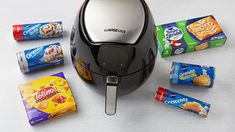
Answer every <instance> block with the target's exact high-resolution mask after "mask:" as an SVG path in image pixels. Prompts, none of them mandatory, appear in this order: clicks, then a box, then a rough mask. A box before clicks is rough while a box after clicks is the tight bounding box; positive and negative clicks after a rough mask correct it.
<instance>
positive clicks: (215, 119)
mask: <svg viewBox="0 0 235 132" xmlns="http://www.w3.org/2000/svg"><path fill="white" fill-rule="evenodd" d="M0 2H1V4H0V60H1V62H0V63H1V68H0V73H1V77H0V84H1V86H0V131H1V132H16V131H20V132H21V131H22V132H43V131H45V132H50V131H56V132H65V131H66V132H69V131H77V132H143V131H144V132H156V131H158V132H173V131H175V132H186V131H190V132H194V131H195V132H199V131H200V132H219V131H222V132H232V131H234V129H235V115H234V114H235V104H234V101H235V81H234V79H235V77H234V74H235V59H234V58H235V44H234V42H235V39H234V38H235V30H234V29H235V28H234V27H235V25H234V24H235V21H234V20H235V1H234V0H147V3H148V4H149V6H150V8H151V10H152V13H153V16H154V18H155V21H156V24H164V23H168V22H174V21H178V20H183V19H187V18H194V17H199V16H204V15H209V14H213V15H214V16H215V17H216V18H217V19H218V21H219V23H220V24H221V25H222V27H223V30H224V32H225V33H226V35H227V37H228V41H227V43H226V45H225V46H223V47H219V48H214V49H209V50H205V51H200V52H197V53H195V52H194V53H190V54H185V55H180V56H174V57H170V58H166V59H162V58H161V57H160V56H158V59H157V62H156V66H155V69H154V71H153V74H152V75H151V77H150V78H149V79H148V80H147V82H146V83H145V84H144V85H143V86H142V87H141V88H139V89H138V90H137V91H135V92H133V93H131V94H129V95H127V96H123V97H120V98H118V108H117V114H116V115H115V116H112V117H109V116H107V115H105V113H104V97H103V96H102V95H99V94H97V93H95V92H93V91H92V90H91V89H89V88H87V87H86V85H85V84H84V83H83V82H82V80H81V79H80V78H79V77H78V75H77V73H76V72H75V69H74V68H73V66H72V63H71V60H70V49H69V36H70V35H69V34H70V31H71V27H72V24H73V22H74V18H75V16H76V14H77V12H78V9H79V7H80V6H81V4H82V2H83V1H81V0H20V1H18V0H0ZM97 19H98V18H97ZM55 20H62V21H63V22H64V29H65V31H66V32H65V36H64V37H63V38H60V39H50V40H37V41H27V42H20V43H18V42H16V41H15V40H14V39H13V36H12V25H13V24H19V23H32V22H43V21H55ZM94 24H95V22H94ZM53 42H61V44H62V47H63V50H64V54H65V65H64V66H59V67H55V68H50V69H48V70H43V71H40V72H34V73H32V74H29V75H23V74H22V73H21V72H20V70H19V67H18V64H17V59H16V55H15V53H16V52H17V51H21V50H24V49H29V48H33V47H37V46H40V45H43V44H48V43H53ZM174 60H177V61H182V62H189V63H195V64H206V65H212V66H215V67H216V70H217V71H216V82H215V86H214V88H212V89H204V88H196V87H182V86H177V87H176V86H174V87H172V88H171V89H172V90H174V91H178V92H181V93H184V94H186V95H189V96H192V97H195V98H198V99H200V100H203V101H206V102H209V103H211V105H212V107H211V111H210V113H209V116H208V118H206V119H204V118H201V117H199V116H197V115H194V114H192V113H189V112H186V111H183V110H180V109H176V108H173V107H169V106H166V105H164V104H159V103H155V101H154V93H155V90H156V87H157V86H164V87H168V88H169V87H170V85H169V71H170V66H171V62H172V61H174ZM60 71H63V72H64V73H65V76H66V77H67V79H68V81H69V84H70V86H71V89H72V91H73V94H74V96H75V98H76V101H77V104H78V112H76V113H72V114H69V115H66V116H63V117H60V118H57V119H54V120H50V121H46V122H44V123H41V124H38V125H36V126H34V127H32V126H30V125H29V123H28V120H27V116H26V113H25V109H24V107H23V104H22V101H21V97H20V94H19V91H18V90H17V86H18V85H19V84H22V83H24V82H28V81H31V80H34V79H37V78H40V77H43V76H46V75H50V74H53V73H57V72H60Z"/></svg>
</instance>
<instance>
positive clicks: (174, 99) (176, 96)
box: [155, 87, 210, 117]
mask: <svg viewBox="0 0 235 132" xmlns="http://www.w3.org/2000/svg"><path fill="white" fill-rule="evenodd" d="M155 100H156V101H157V102H162V103H165V104H168V105H170V106H174V107H177V108H180V109H183V110H186V111H190V112H193V113H195V114H198V115H200V116H202V117H207V116H208V112H209V111H210V104H208V103H205V102H202V101H200V100H197V99H194V98H191V97H188V96H185V95H183V94H180V93H176V92H172V91H170V90H168V89H165V88H162V87H159V88H158V90H157V92H156V94H155Z"/></svg>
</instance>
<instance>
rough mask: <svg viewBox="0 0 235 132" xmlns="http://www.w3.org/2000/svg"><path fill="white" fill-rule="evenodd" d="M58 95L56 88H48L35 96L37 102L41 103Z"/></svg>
mask: <svg viewBox="0 0 235 132" xmlns="http://www.w3.org/2000/svg"><path fill="white" fill-rule="evenodd" d="M56 93H57V90H56V89H55V88H54V87H47V88H44V89H42V90H40V91H39V92H37V93H36V94H35V95H34V98H35V100H36V102H41V101H43V100H46V99H49V98H50V97H52V96H54V95H55V94H56Z"/></svg>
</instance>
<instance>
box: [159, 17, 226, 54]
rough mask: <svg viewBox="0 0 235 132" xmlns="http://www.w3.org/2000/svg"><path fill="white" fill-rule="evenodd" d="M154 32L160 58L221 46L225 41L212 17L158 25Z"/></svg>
mask: <svg viewBox="0 0 235 132" xmlns="http://www.w3.org/2000/svg"><path fill="white" fill-rule="evenodd" d="M156 30H157V40H158V47H159V50H160V53H161V56H162V57H169V56H173V55H179V54H184V53H189V52H194V51H200V50H203V49H208V48H213V47H218V46H222V45H224V44H225V42H226V40H227V37H226V35H225V33H224V32H223V31H222V28H221V26H220V25H219V23H218V22H217V21H216V19H215V18H214V16H212V15H209V16H204V17H199V18H194V19H189V20H184V21H178V22H174V23H169V24H163V25H159V26H157V28H156Z"/></svg>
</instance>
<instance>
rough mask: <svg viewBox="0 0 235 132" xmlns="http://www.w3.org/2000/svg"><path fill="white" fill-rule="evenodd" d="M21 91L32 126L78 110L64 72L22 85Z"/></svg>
mask: <svg viewBox="0 0 235 132" xmlns="http://www.w3.org/2000/svg"><path fill="white" fill-rule="evenodd" d="M19 90H20V93H21V97H22V100H23V103H24V106H25V110H26V113H27V116H28V119H29V123H30V124H31V125H35V124H37V123H39V122H42V121H45V120H48V119H51V118H54V117H57V116H60V115H63V114H65V113H68V112H72V111H76V110H77V106H76V102H75V100H74V97H73V95H72V92H71V90H70V88H69V85H68V83H67V81H66V79H65V76H64V74H63V72H61V73H57V74H54V75H50V76H46V77H43V78H41V79H38V80H35V81H32V82H28V83H25V84H22V85H20V86H19Z"/></svg>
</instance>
